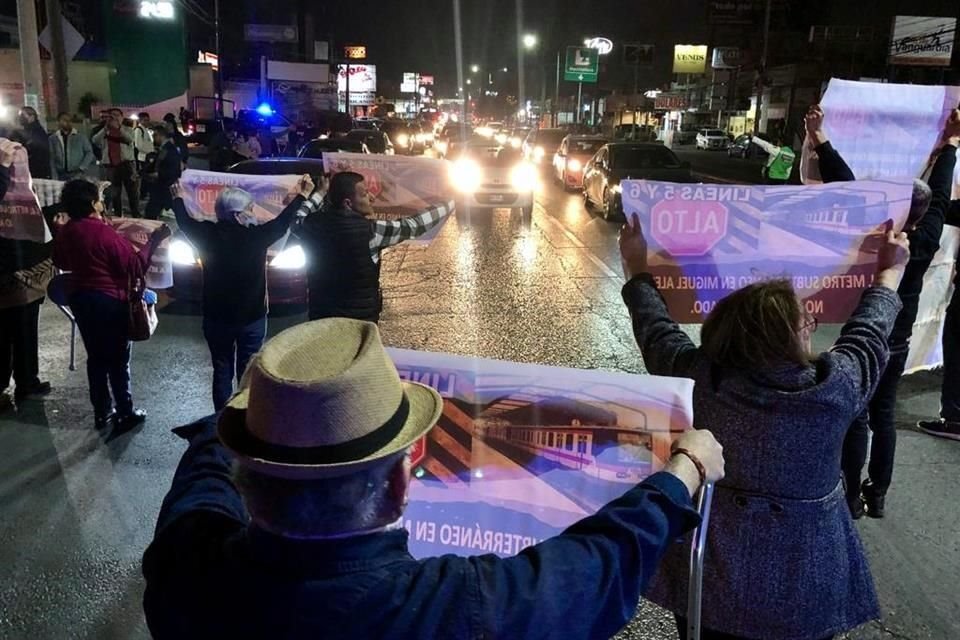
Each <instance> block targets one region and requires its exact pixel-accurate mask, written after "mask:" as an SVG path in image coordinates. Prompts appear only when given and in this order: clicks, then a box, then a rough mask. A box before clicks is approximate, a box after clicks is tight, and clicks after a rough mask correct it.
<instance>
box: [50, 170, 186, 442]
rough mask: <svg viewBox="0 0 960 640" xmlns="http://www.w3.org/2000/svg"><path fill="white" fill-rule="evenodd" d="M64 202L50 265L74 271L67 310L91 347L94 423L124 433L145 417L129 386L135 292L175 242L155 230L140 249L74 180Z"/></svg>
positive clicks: (94, 192) (87, 186)
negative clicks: (157, 254) (162, 248)
mask: <svg viewBox="0 0 960 640" xmlns="http://www.w3.org/2000/svg"><path fill="white" fill-rule="evenodd" d="M61 203H62V205H63V208H64V210H65V211H66V212H67V215H68V216H69V217H70V221H69V222H68V223H67V224H66V225H65V226H64V227H63V229H62V230H61V231H60V232H59V233H58V235H57V237H56V239H55V240H54V246H53V263H54V264H55V265H56V266H57V268H58V269H61V270H62V271H67V272H69V274H68V279H67V282H68V284H67V288H68V291H69V293H68V296H69V302H70V310H71V311H72V312H73V315H74V317H76V320H77V326H78V328H79V329H80V336H81V337H82V338H83V345H84V347H85V348H86V350H87V381H88V382H89V385H90V402H91V404H92V405H93V414H94V423H95V426H96V428H98V429H102V428H105V427H107V426H109V425H111V424H112V423H114V422H116V426H117V428H118V429H122V430H127V429H130V428H132V427H134V426H136V425H138V424H141V423H143V422H144V421H145V420H146V418H147V414H146V412H145V411H143V410H140V409H135V408H134V405H133V391H132V388H131V384H130V353H131V346H132V343H131V341H130V304H129V301H128V300H129V293H130V288H131V284H132V283H133V282H135V281H136V278H137V277H139V276H140V275H141V274H143V273H144V272H145V271H146V269H147V268H148V267H149V265H150V258H151V257H152V255H153V252H154V251H155V250H156V248H157V247H158V246H159V245H160V243H161V242H163V241H164V240H166V239H167V238H169V237H170V228H169V227H167V226H166V225H162V226H160V227H158V228H157V229H156V230H155V231H154V232H153V234H152V235H151V236H150V240H149V241H148V242H147V243H146V244H144V246H143V248H142V249H141V250H140V251H137V250H136V249H134V248H133V245H132V244H131V243H130V241H129V240H127V239H126V238H124V237H123V236H121V235H120V234H119V233H117V231H116V230H115V229H114V228H113V227H112V226H110V224H109V223H107V222H106V221H105V220H104V215H105V208H104V206H103V201H102V200H101V198H100V189H99V187H98V186H97V185H96V184H94V183H92V182H89V181H87V180H83V179H80V180H71V181H70V182H68V183H67V184H66V185H64V187H63V195H62V196H61ZM111 390H112V392H113V398H112V399H111V397H110V393H111ZM114 408H116V411H114Z"/></svg>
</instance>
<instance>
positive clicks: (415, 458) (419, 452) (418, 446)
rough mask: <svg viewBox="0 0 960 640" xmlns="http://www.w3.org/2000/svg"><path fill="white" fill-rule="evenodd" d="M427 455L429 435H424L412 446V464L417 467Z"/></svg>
mask: <svg viewBox="0 0 960 640" xmlns="http://www.w3.org/2000/svg"><path fill="white" fill-rule="evenodd" d="M426 457H427V436H423V437H422V438H420V439H419V440H417V441H416V442H414V443H413V446H412V447H410V466H411V468H412V467H416V466H417V465H418V464H420V463H421V462H423V459H424V458H426Z"/></svg>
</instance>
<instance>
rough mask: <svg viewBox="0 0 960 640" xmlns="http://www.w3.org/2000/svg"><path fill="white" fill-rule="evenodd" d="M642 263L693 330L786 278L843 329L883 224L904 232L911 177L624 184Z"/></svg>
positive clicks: (816, 311)
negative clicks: (741, 295) (752, 291)
mask: <svg viewBox="0 0 960 640" xmlns="http://www.w3.org/2000/svg"><path fill="white" fill-rule="evenodd" d="M622 188H623V207H624V211H625V213H626V214H627V215H628V216H631V215H633V214H638V215H639V217H640V222H641V224H642V225H643V229H644V233H645V236H646V239H647V242H648V244H649V255H648V260H649V265H650V272H651V273H652V274H653V276H654V278H655V280H656V282H657V285H658V287H659V288H660V291H661V293H662V294H663V296H664V298H665V299H666V301H667V306H668V307H669V309H670V312H671V314H672V316H673V318H674V319H675V320H676V321H677V322H681V323H697V322H702V321H703V319H704V318H705V316H706V315H707V314H709V313H710V311H711V310H712V309H713V307H714V306H715V305H716V304H717V302H719V301H720V300H722V299H723V298H724V297H726V296H727V295H729V294H730V293H732V292H734V291H736V290H737V289H741V288H743V287H745V286H747V285H749V284H752V283H754V282H759V281H762V280H768V279H774V278H787V279H790V280H791V281H792V282H793V286H794V288H795V289H796V290H797V293H798V295H799V296H800V297H801V298H802V299H803V301H804V304H805V306H806V308H807V310H808V311H809V312H810V313H811V314H813V315H814V316H815V317H816V318H817V319H818V320H819V321H820V322H827V323H843V322H846V321H847V319H848V318H849V317H850V314H851V313H852V312H853V310H854V309H855V308H856V305H857V303H858V302H859V299H860V294H861V293H862V292H863V290H864V289H866V288H867V287H868V286H870V285H871V283H872V281H873V275H874V272H875V271H876V264H877V250H878V249H879V246H880V243H881V242H882V241H883V236H884V232H885V229H886V226H887V222H888V221H889V220H892V221H893V224H894V227H895V228H897V229H899V228H902V227H903V224H904V222H905V221H906V218H907V213H908V211H909V208H910V197H911V193H912V183H911V182H910V181H909V180H891V181H883V180H874V181H860V182H847V183H837V184H830V185H820V186H806V187H803V186H730V185H707V184H702V185H684V184H674V183H669V182H653V181H646V180H625V181H624V182H623V183H622Z"/></svg>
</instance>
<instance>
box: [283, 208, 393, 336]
mask: <svg viewBox="0 0 960 640" xmlns="http://www.w3.org/2000/svg"><path fill="white" fill-rule="evenodd" d="M294 233H295V234H296V235H297V236H299V237H300V240H301V242H302V243H303V248H304V251H305V252H306V254H307V256H308V260H307V264H308V265H309V267H308V270H307V286H308V288H309V290H310V310H309V315H310V319H311V320H319V319H321V318H353V319H355V320H367V321H369V322H379V321H380V310H381V308H382V298H381V295H380V263H379V262H374V261H373V257H372V255H371V252H370V238H371V235H372V233H373V231H372V228H371V224H370V221H369V220H367V219H366V218H365V217H363V216H362V215H361V214H359V213H356V212H354V211H349V210H337V209H332V208H324V209H321V210H320V211H317V212H314V213H311V214H310V215H308V216H307V217H306V218H305V219H304V220H303V221H302V222H301V223H300V225H298V227H297V228H296V229H294Z"/></svg>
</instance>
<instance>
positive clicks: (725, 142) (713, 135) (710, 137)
mask: <svg viewBox="0 0 960 640" xmlns="http://www.w3.org/2000/svg"><path fill="white" fill-rule="evenodd" d="M728 146H730V138H729V137H727V133H726V132H725V131H722V130H720V129H700V131H698V132H697V149H719V150H722V149H726V148H727V147H728Z"/></svg>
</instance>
